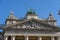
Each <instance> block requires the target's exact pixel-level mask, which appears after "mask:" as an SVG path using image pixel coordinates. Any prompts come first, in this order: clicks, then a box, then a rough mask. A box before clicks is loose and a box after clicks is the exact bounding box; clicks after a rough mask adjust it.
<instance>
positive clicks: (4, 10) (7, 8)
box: [0, 0, 60, 26]
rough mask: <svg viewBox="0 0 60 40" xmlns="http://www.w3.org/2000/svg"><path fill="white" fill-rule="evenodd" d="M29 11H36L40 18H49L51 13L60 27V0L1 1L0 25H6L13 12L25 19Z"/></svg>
mask: <svg viewBox="0 0 60 40" xmlns="http://www.w3.org/2000/svg"><path fill="white" fill-rule="evenodd" d="M29 9H33V10H35V11H36V14H37V15H38V17H39V18H43V19H45V18H48V16H49V13H50V12H51V13H52V14H53V16H54V18H55V19H56V20H57V25H58V26H59V25H60V15H58V10H60V0H0V24H5V21H6V18H7V17H8V15H10V12H11V11H12V10H13V11H14V15H15V16H16V17H18V18H20V17H24V16H25V14H26V12H27V11H28V10H29Z"/></svg>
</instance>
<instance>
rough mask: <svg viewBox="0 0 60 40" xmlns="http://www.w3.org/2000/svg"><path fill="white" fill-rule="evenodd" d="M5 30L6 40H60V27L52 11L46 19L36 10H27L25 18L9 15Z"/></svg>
mask: <svg viewBox="0 0 60 40" xmlns="http://www.w3.org/2000/svg"><path fill="white" fill-rule="evenodd" d="M5 24H6V25H5V26H4V27H2V29H3V30H4V40H60V28H59V27H58V26H57V25H56V20H55V19H54V17H53V15H52V14H51V13H50V14H49V17H48V18H46V19H41V18H39V17H38V16H37V14H36V13H35V12H34V11H31V10H30V11H27V14H26V15H25V17H24V18H23V19H19V18H17V17H15V16H14V14H13V12H11V13H10V15H9V16H8V17H7V19H6V22H5Z"/></svg>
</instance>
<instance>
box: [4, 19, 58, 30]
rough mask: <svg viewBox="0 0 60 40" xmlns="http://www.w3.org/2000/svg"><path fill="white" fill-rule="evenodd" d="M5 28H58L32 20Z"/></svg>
mask: <svg viewBox="0 0 60 40" xmlns="http://www.w3.org/2000/svg"><path fill="white" fill-rule="evenodd" d="M5 28H28V29H29V28H30V29H32V28H33V29H54V28H58V27H54V26H51V25H49V24H47V23H46V22H43V21H40V20H37V19H30V20H24V21H21V22H20V23H17V24H12V25H10V26H5Z"/></svg>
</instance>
